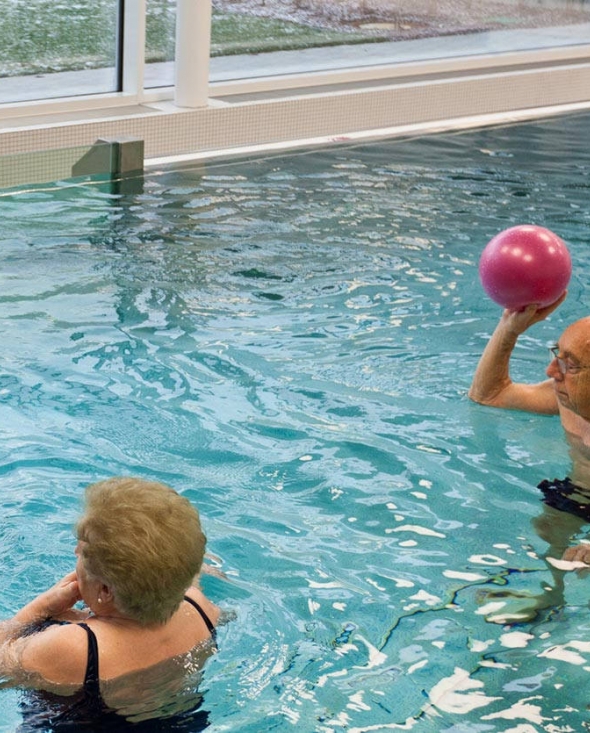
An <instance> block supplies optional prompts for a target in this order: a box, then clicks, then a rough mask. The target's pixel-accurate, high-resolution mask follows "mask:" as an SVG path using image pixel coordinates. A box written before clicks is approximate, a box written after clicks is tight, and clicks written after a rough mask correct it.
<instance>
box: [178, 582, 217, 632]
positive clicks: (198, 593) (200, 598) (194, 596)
mask: <svg viewBox="0 0 590 733" xmlns="http://www.w3.org/2000/svg"><path fill="white" fill-rule="evenodd" d="M185 596H186V597H188V598H190V599H191V600H192V601H195V603H197V604H198V605H199V607H200V608H201V609H202V611H203V613H204V614H205V615H206V616H207V618H208V619H209V620H210V621H211V623H212V624H213V626H217V623H218V622H219V616H220V614H221V609H220V608H219V606H216V605H215V604H214V603H213V601H210V600H209V599H208V598H207V596H206V595H205V594H204V593H203V591H202V590H201V589H200V588H197V587H196V586H192V585H191V587H190V588H189V589H188V590H187V591H186V593H185Z"/></svg>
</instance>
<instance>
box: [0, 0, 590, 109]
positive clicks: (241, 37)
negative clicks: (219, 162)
mask: <svg viewBox="0 0 590 733" xmlns="http://www.w3.org/2000/svg"><path fill="white" fill-rule="evenodd" d="M211 5H212V10H213V15H212V22H211V23H210V22H209V17H210V14H211V7H210V6H211ZM177 18H178V19H179V20H180V22H179V23H178V25H179V29H177V27H176V26H177ZM183 18H184V19H188V21H187V22H183V20H182V19H183ZM185 26H186V27H185ZM589 27H590V0H75V2H71V0H0V104H2V103H13V102H15V103H18V102H25V101H35V100H51V99H53V98H57V97H60V98H62V97H76V96H79V95H83V96H88V95H99V94H102V95H104V94H110V93H113V92H121V93H122V94H121V99H119V100H116V102H115V103H116V104H126V103H133V101H144V100H145V99H146V98H150V95H151V98H153V97H156V96H157V97H158V98H160V99H161V98H163V97H166V96H167V97H169V98H172V97H173V96H174V93H173V91H172V89H171V88H172V87H173V85H174V84H175V82H176V83H177V91H178V88H179V87H180V86H183V92H182V94H181V95H179V96H178V95H177V97H176V98H177V99H183V100H186V99H187V98H188V99H189V101H188V102H183V103H181V104H179V106H183V104H185V106H199V105H200V104H201V103H202V102H201V101H199V102H198V103H193V101H192V100H191V95H190V93H188V92H190V86H191V85H192V84H194V85H195V86H198V87H199V88H200V91H199V92H198V94H197V95H196V98H197V99H198V100H203V99H205V100H206V98H207V91H208V89H207V83H208V81H209V80H210V81H212V82H225V81H231V82H233V81H238V82H240V81H241V80H252V79H260V78H263V77H264V78H265V79H268V80H270V81H269V83H272V79H273V78H274V77H277V76H282V77H285V76H288V75H295V74H299V75H301V74H309V73H313V72H332V71H334V70H348V69H358V68H360V69H365V68H369V67H374V66H389V65H399V64H402V63H413V62H416V61H426V60H429V61H433V60H435V61H436V60H438V59H442V58H444V59H453V58H457V57H466V56H477V55H482V54H484V55H485V54H501V53H504V52H515V51H525V50H526V51H530V50H537V49H544V50H551V49H555V48H556V47H564V46H572V45H576V44H581V45H583V44H586V45H587V44H588V42H589V34H588V28H589ZM179 30H180V31H181V35H182V38H183V41H182V43H181V42H179V48H178V49H177V48H176V42H177V41H176V39H177V38H180V37H181V36H180V35H178V33H179ZM209 32H211V43H210V44H209ZM209 46H210V48H211V59H210V63H209V58H208V53H209ZM201 50H204V54H205V56H204V58H202V57H201V56H200V55H199V52H200V51H201ZM175 59H176V60H175ZM175 67H176V69H175ZM209 70H210V74H209ZM179 79H181V80H182V81H181V82H179V81H178V80H179ZM265 83H266V82H265ZM321 83H325V82H321ZM187 90H188V92H187ZM203 90H204V91H203ZM111 96H112V95H111ZM101 103H102V102H101ZM111 103H113V102H112V100H111Z"/></svg>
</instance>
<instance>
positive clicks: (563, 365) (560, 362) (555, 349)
mask: <svg viewBox="0 0 590 733" xmlns="http://www.w3.org/2000/svg"><path fill="white" fill-rule="evenodd" d="M549 351H550V352H551V356H552V357H553V358H554V359H556V360H557V366H558V368H559V371H560V372H561V373H562V374H563V375H564V376H565V375H566V374H577V373H578V372H581V371H582V370H583V369H590V367H588V366H583V365H582V364H573V363H572V362H571V361H568V360H567V359H564V358H563V357H562V356H559V346H551V347H550V348H549Z"/></svg>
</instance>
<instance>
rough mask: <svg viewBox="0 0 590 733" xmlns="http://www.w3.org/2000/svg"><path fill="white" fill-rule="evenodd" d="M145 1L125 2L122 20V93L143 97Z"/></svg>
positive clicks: (128, 0) (138, 97)
mask: <svg viewBox="0 0 590 733" xmlns="http://www.w3.org/2000/svg"><path fill="white" fill-rule="evenodd" d="M145 13H146V0H127V2H126V3H125V16H124V18H123V24H124V29H123V30H124V37H123V92H124V93H125V94H133V95H136V96H137V99H138V100H141V99H142V97H143V76H144V67H145Z"/></svg>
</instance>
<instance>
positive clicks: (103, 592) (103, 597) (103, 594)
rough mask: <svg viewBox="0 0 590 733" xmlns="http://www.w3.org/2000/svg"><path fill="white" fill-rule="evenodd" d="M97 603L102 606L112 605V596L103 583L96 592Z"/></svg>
mask: <svg viewBox="0 0 590 733" xmlns="http://www.w3.org/2000/svg"><path fill="white" fill-rule="evenodd" d="M97 600H98V602H99V603H102V604H103V605H104V604H106V603H112V602H113V601H114V594H113V592H112V590H111V589H110V588H109V586H108V585H105V584H104V583H103V584H102V585H101V586H100V589H99V591H98V599H97Z"/></svg>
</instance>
